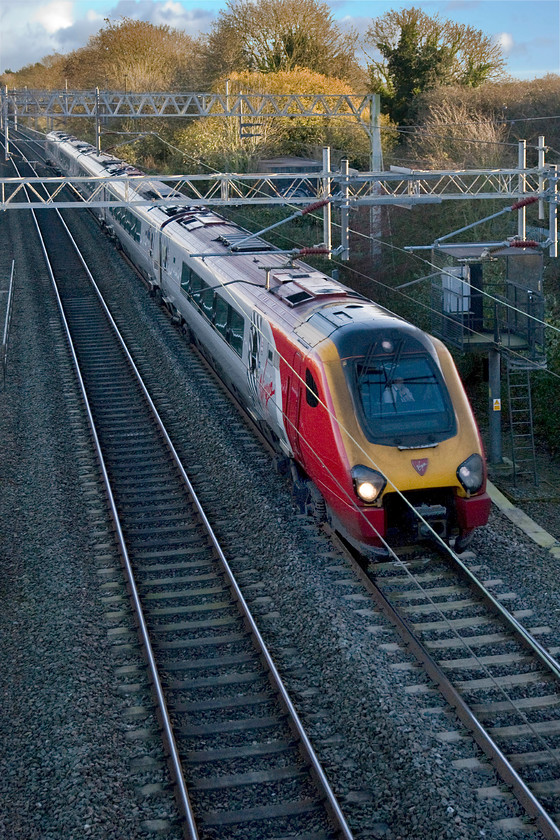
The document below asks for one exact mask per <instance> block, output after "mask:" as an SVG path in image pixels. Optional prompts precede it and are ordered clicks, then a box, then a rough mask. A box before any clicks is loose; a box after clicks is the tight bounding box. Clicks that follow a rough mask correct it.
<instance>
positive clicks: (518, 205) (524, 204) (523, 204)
mask: <svg viewBox="0 0 560 840" xmlns="http://www.w3.org/2000/svg"><path fill="white" fill-rule="evenodd" d="M538 200H539V198H538V196H536V195H530V196H529V197H528V198H522V199H521V201H516V202H515V204H512V205H511V207H510V208H509V209H510V210H521V208H522V207H527V205H528V204H534V203H535V201H538Z"/></svg>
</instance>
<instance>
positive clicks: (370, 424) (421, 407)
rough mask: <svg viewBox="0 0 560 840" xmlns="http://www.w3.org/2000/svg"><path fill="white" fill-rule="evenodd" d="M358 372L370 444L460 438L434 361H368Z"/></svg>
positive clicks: (418, 358)
mask: <svg viewBox="0 0 560 840" xmlns="http://www.w3.org/2000/svg"><path fill="white" fill-rule="evenodd" d="M354 373H355V379H354V387H355V390H356V394H357V397H358V401H359V407H360V409H361V410H360V412H359V413H360V414H361V416H362V418H363V423H364V426H365V431H366V433H367V434H368V437H369V439H370V440H372V441H374V442H377V443H385V444H388V445H400V444H402V445H407V444H410V443H411V442H417V441H418V442H423V443H434V442H437V441H441V440H445V439H446V438H448V437H451V436H452V435H454V434H455V433H456V421H455V414H454V411H453V406H452V404H451V400H450V397H449V394H448V391H447V388H446V386H445V383H444V381H443V379H442V376H441V373H440V372H439V370H438V368H437V366H436V365H435V363H434V362H433V360H432V359H431V357H430V356H428V355H425V356H424V355H416V354H415V355H413V356H399V355H398V354H397V355H396V356H395V355H393V354H390V356H389V357H387V356H386V357H385V358H381V357H379V356H377V357H374V358H370V359H368V358H367V357H366V358H364V359H362V361H361V362H358V363H357V365H356V367H355V371H354Z"/></svg>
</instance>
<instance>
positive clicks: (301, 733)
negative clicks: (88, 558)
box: [34, 214, 353, 840]
mask: <svg viewBox="0 0 560 840" xmlns="http://www.w3.org/2000/svg"><path fill="white" fill-rule="evenodd" d="M34 215H35V214H34ZM61 221H62V224H63V225H64V228H65V229H66V231H67V234H68V236H69V238H70V242H71V243H72V246H73V247H74V249H75V251H76V254H77V255H78V258H79V259H80V261H81V263H82V265H83V267H84V269H85V271H86V273H87V275H88V278H89V280H90V282H91V284H92V287H93V289H94V291H95V293H96V295H97V297H98V299H99V301H100V304H101V306H102V308H103V310H104V312H105V315H106V317H107V319H108V321H109V323H110V325H111V327H112V329H113V331H114V334H115V336H116V338H117V340H118V342H119V344H120V346H121V349H122V350H123V352H124V354H125V356H126V359H127V361H128V363H129V365H130V367H131V370H132V372H133V373H134V376H135V378H136V380H137V382H138V385H139V387H140V389H141V391H142V393H143V396H144V398H145V399H146V402H147V403H148V405H149V407H150V410H151V412H152V415H153V419H154V420H155V421H156V424H157V425H158V428H159V429H160V432H161V434H162V437H163V439H164V441H165V443H166V446H167V447H168V450H169V452H170V454H171V456H172V458H173V460H174V462H175V465H176V467H177V469H178V470H179V472H180V474H181V477H182V479H183V482H184V484H185V487H186V488H187V491H188V493H189V495H190V496H191V499H192V501H193V503H194V506H195V508H196V510H197V513H198V515H199V516H200V519H201V522H202V524H203V525H204V528H205V530H206V532H207V535H208V537H209V539H210V541H211V543H212V548H213V550H214V553H215V555H216V559H217V560H218V562H219V563H220V565H221V566H222V568H223V570H224V572H225V574H226V577H227V579H228V582H229V585H230V587H231V589H232V590H233V593H234V595H235V599H236V601H237V602H238V604H239V606H240V609H241V612H242V614H243V619H244V621H245V623H246V625H247V626H248V629H249V631H250V632H251V634H252V636H253V638H254V640H255V641H256V645H257V649H258V652H259V654H260V656H261V657H262V658H263V660H264V662H265V663H266V667H267V669H268V671H269V674H270V676H271V679H272V682H273V684H274V686H275V688H276V690H277V692H278V694H279V697H280V700H281V702H282V703H283V705H284V707H285V708H286V710H287V711H288V714H289V721H290V725H291V726H292V729H293V730H294V732H295V734H296V735H297V737H298V739H299V741H300V743H301V745H302V748H303V753H304V756H305V758H306V759H307V760H308V762H309V764H310V767H311V770H312V775H313V776H314V778H315V782H316V784H317V785H318V786H319V787H320V788H321V790H322V792H323V794H324V796H325V800H326V807H327V810H328V811H329V814H330V815H331V820H332V821H333V823H334V826H335V827H336V830H337V831H338V832H339V835H340V837H341V838H344V840H353V835H352V833H351V831H350V828H349V826H348V824H347V822H346V819H345V817H344V815H343V813H342V811H341V809H340V806H339V804H338V802H337V800H336V797H335V795H334V792H333V791H332V788H331V786H330V783H329V781H328V779H327V777H326V775H325V773H324V770H323V768H322V767H321V764H320V762H319V759H318V758H317V755H316V753H315V751H314V749H313V746H312V745H311V742H310V741H309V738H308V736H307V734H306V732H305V729H304V727H303V725H302V723H301V721H300V718H299V715H298V713H297V711H296V709H295V707H294V705H293V703H292V701H291V699H290V697H289V694H288V692H287V690H286V688H285V686H284V684H283V682H282V679H281V677H280V674H279V672H278V669H277V668H276V665H275V664H274V661H273V659H272V657H271V656H270V653H269V652H268V649H267V647H266V645H265V642H264V640H263V638H262V635H261V633H260V631H259V629H258V627H257V625H256V623H255V621H254V619H253V616H252V614H251V611H250V609H249V606H248V604H247V602H246V600H245V598H244V596H243V594H242V592H241V590H240V588H239V585H238V584H237V581H236V579H235V577H234V575H233V572H232V570H231V568H230V565H229V563H228V561H227V559H226V557H225V555H224V553H223V551H222V548H221V546H220V544H219V542H218V539H217V537H216V534H215V533H214V530H213V528H212V526H211V525H210V522H209V521H208V518H207V516H206V513H205V511H204V509H203V507H202V505H201V502H200V500H199V498H198V496H197V494H196V492H195V490H194V487H193V485H192V483H191V481H190V479H189V477H188V475H187V472H186V471H185V468H184V467H183V464H182V462H181V460H180V458H179V455H178V453H177V451H176V449H175V447H174V445H173V443H172V441H171V438H170V437H169V434H168V432H167V430H166V428H165V426H164V423H163V421H162V419H161V417H160V415H159V413H158V411H157V409H156V406H155V405H154V403H153V401H152V398H151V396H150V394H149V392H148V390H147V388H146V386H145V384H144V382H143V380H142V377H141V374H140V372H139V370H138V368H137V366H136V364H135V362H134V360H133V358H132V356H131V354H130V352H129V350H128V348H127V346H126V344H125V341H124V339H123V337H122V335H121V334H120V331H119V329H118V326H117V324H116V322H115V320H114V318H113V316H112V314H111V312H110V311H109V308H108V306H107V304H106V302H105V300H104V299H103V296H102V294H101V292H100V290H99V288H98V287H97V284H96V283H95V280H94V278H93V276H92V274H91V272H90V271H89V268H88V266H87V264H86V262H85V260H84V258H83V255H82V254H81V252H80V250H79V248H78V246H77V244H76V242H75V241H74V239H73V237H72V235H71V233H70V231H69V229H68V226H67V225H66V223H65V221H64V219H61ZM35 223H36V224H37V222H36V220H35ZM39 235H40V231H39ZM41 242H42V244H43V250H44V252H45V256H46V250H45V248H44V243H43V241H42V236H41ZM47 264H48V261H47ZM49 274H50V276H51V279H52V281H53V283H54V277H53V275H52V272H51V271H50V266H49ZM55 290H56V295H57V299H58V301H59V307H61V314H62V317H63V322H64V325H65V329H66V332H67V336H68V340H69V343H70V347H71V350H72V356H73V359H74V365H75V367H76V371H77V374H78V378H79V381H80V386H81V389H82V394H83V396H84V401H85V404H86V408H87V413H88V419H89V422H90V426H91V428H92V433H93V435H94V441H95V446H96V450H97V452H98V456H99V459H100V464H101V465H102V472H103V478H104V483H105V486H106V489H107V492H108V497H109V501H110V507H111V512H112V515H113V518H114V520H115V525H116V528H117V533H118V539H119V545H120V548H121V553H122V555H123V558H124V562H125V566H126V569H127V575H128V576H129V578H130V583H131V587H133V593H134V594H133V600H134V604H135V607H136V609H137V611H138V613H139V617H141V623H142V628H143V629H142V637H143V639H144V633H145V634H146V640H147V643H148V645H149V648H147V649H148V650H149V653H150V671H151V672H152V668H153V669H154V673H153V676H154V679H155V683H154V684H155V685H157V695H158V701H159V700H160V698H161V702H162V704H163V709H164V710H165V718H166V719H167V721H168V723H169V732H168V730H167V726H166V727H165V730H166V737H167V738H168V739H169V742H170V743H172V744H173V747H174V755H173V759H172V761H173V767H174V768H175V769H176V771H177V770H179V771H180V775H181V779H182V780H183V782H184V779H183V776H182V770H180V766H181V765H180V760H179V757H178V752H177V749H176V745H175V740H174V736H173V732H172V728H171V723H170V720H169V716H168V713H167V706H166V704H165V698H164V695H163V689H162V686H161V682H160V680H159V675H158V673H157V666H156V664H155V657H154V655H153V651H152V647H151V643H150V640H149V635H148V630H147V625H146V622H145V619H144V616H143V611H142V607H141V603H140V597H139V594H138V590H137V588H136V584H135V581H134V575H133V571H132V566H131V563H130V559H129V557H128V552H127V549H126V543H125V540H124V535H123V533H122V529H121V526H120V522H119V518H118V512H117V509H116V504H115V501H114V498H113V495H112V491H111V487H110V480H109V477H108V473H107V470H106V467H105V462H104V459H103V455H102V452H101V447H100V443H99V440H98V437H97V433H96V431H95V424H94V420H93V415H92V412H91V409H90V407H89V401H88V400H87V395H86V392H85V385H84V383H83V379H82V376H81V374H80V371H79V365H78V360H77V357H76V354H75V351H74V348H73V346H72V342H71V337H70V332H69V328H68V324H67V322H66V318H65V316H64V312H63V309H62V302H61V301H60V297H59V294H58V290H57V289H56V285H55ZM175 756H176V758H175ZM176 762H177V763H176ZM180 794H181V803H182V806H183V808H184V809H186V815H187V823H188V827H189V830H191V823H192V829H194V832H195V833H192V834H191V835H190V837H192V840H198V834H197V833H196V825H195V823H194V815H193V813H192V809H191V805H190V800H189V797H188V792H187V790H186V786H185V787H184V790H180Z"/></svg>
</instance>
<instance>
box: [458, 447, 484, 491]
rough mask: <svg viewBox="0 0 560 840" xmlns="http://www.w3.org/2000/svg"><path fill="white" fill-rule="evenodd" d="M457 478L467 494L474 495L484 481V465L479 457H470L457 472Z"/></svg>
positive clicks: (475, 455)
mask: <svg viewBox="0 0 560 840" xmlns="http://www.w3.org/2000/svg"><path fill="white" fill-rule="evenodd" d="M457 478H458V479H459V481H460V482H461V484H462V485H463V487H464V488H465V490H466V491H467V492H468V493H476V492H477V490H480V488H481V487H482V482H483V481H484V463H483V461H482V458H481V457H480V455H477V454H476V453H475V454H474V455H470V456H469V457H468V458H467V460H466V461H463V463H462V464H461V465H460V467H459V468H458V470H457Z"/></svg>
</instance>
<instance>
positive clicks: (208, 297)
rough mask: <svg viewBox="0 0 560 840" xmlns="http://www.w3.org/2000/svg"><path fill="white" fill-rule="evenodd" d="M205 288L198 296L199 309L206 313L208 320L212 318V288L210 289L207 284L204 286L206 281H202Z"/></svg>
mask: <svg viewBox="0 0 560 840" xmlns="http://www.w3.org/2000/svg"><path fill="white" fill-rule="evenodd" d="M202 282H203V284H204V286H205V288H204V289H203V290H202V294H201V297H200V303H201V309H202V313H203V314H204V315H206V317H207V318H208V320H209V321H211V320H212V313H213V311H214V289H211V288H210V287H209V286H206V283H204V281H202Z"/></svg>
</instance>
